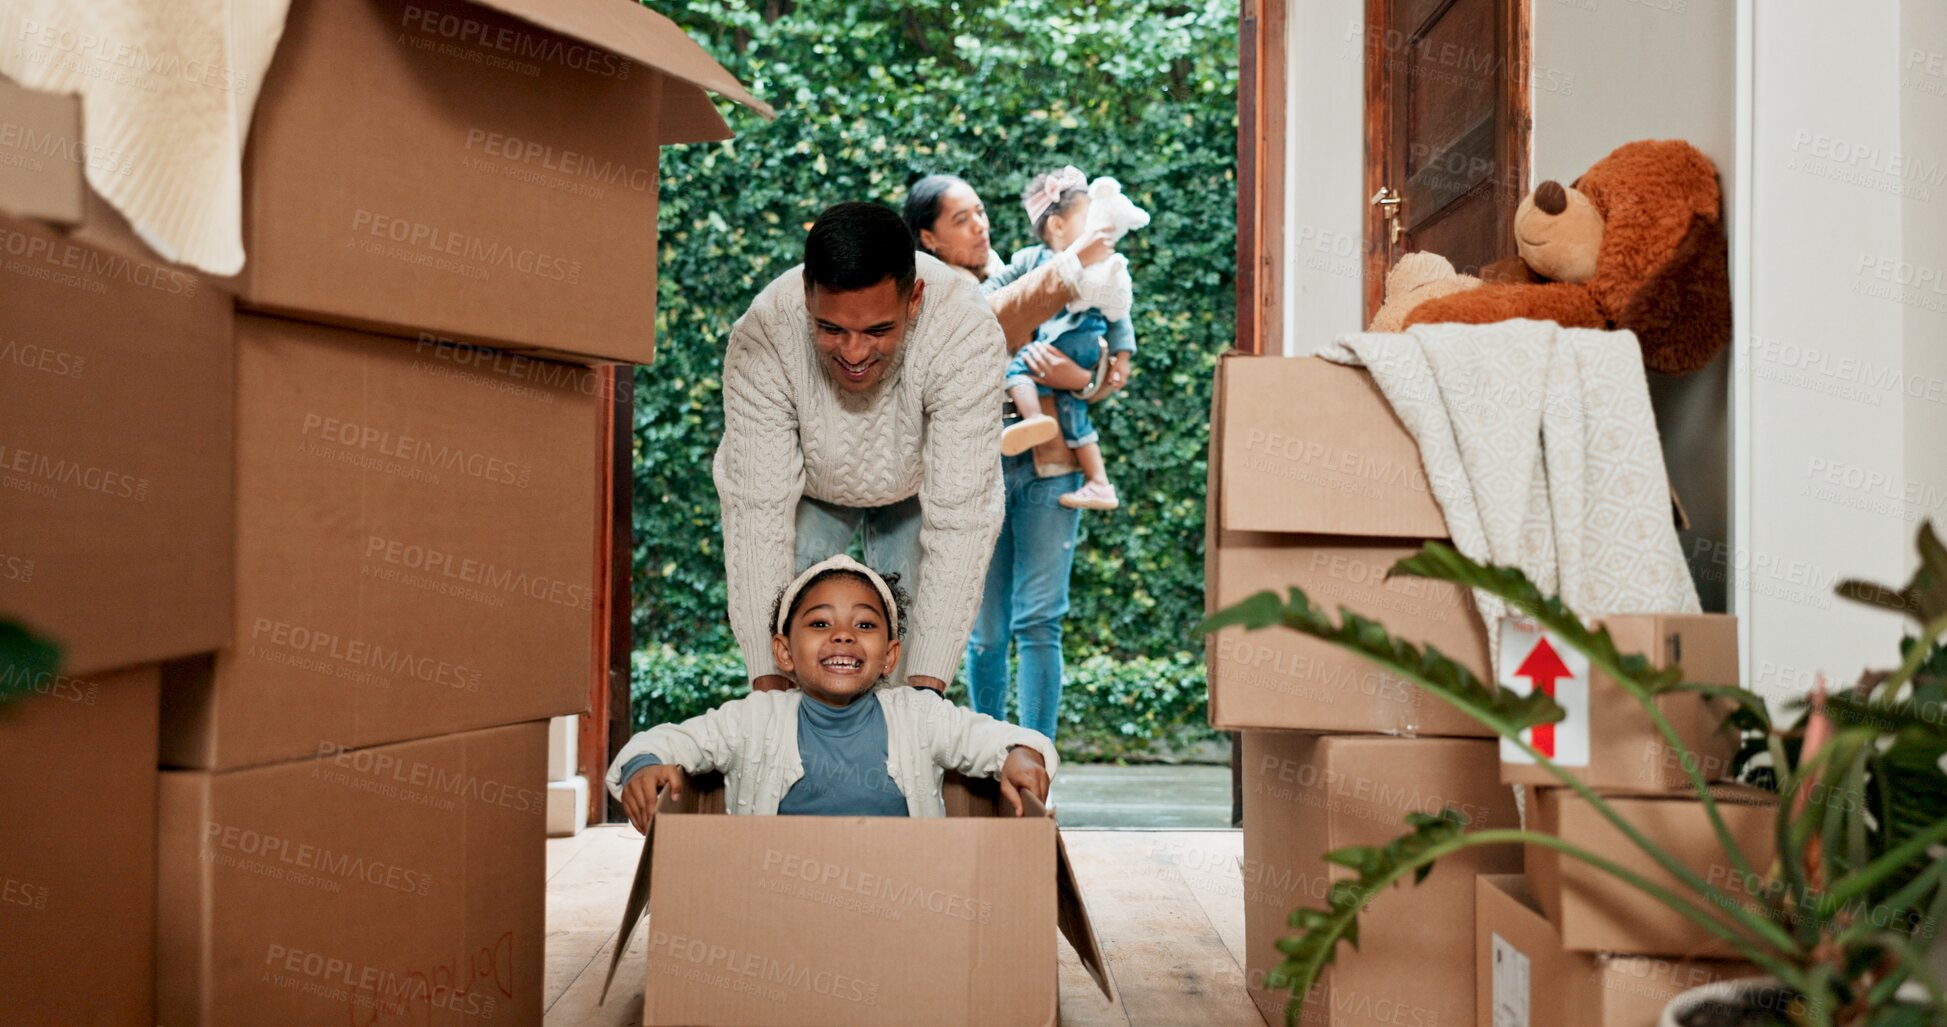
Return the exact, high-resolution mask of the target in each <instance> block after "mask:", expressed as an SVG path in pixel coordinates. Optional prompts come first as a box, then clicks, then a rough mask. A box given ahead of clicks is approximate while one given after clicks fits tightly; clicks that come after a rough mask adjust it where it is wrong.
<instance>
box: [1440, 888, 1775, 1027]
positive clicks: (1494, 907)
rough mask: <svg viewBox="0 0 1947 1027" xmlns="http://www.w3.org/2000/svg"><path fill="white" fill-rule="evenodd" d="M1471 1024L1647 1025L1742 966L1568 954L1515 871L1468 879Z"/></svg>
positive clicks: (1748, 969)
mask: <svg viewBox="0 0 1947 1027" xmlns="http://www.w3.org/2000/svg"><path fill="white" fill-rule="evenodd" d="M1474 889H1475V891H1474V894H1475V907H1474V962H1475V971H1474V1002H1475V1015H1474V1022H1475V1023H1476V1024H1479V1025H1481V1027H1654V1025H1655V1023H1656V1022H1657V1017H1658V1016H1659V1015H1661V1013H1662V1012H1663V1007H1664V1006H1666V1005H1668V1004H1669V1002H1670V1000H1671V999H1674V998H1675V997H1677V995H1678V994H1680V993H1682V992H1685V991H1688V990H1689V989H1691V988H1697V987H1702V986H1703V985H1705V984H1709V983H1711V982H1713V981H1721V980H1729V979H1732V978H1736V977H1749V976H1753V975H1755V974H1757V973H1758V971H1757V970H1756V968H1754V967H1752V966H1751V965H1750V964H1748V963H1738V962H1724V961H1712V960H1694V959H1658V958H1655V957H1650V956H1618V955H1613V954H1606V953H1605V954H1595V953H1588V952H1568V951H1565V950H1564V949H1563V948H1562V940H1561V937H1560V936H1559V935H1557V934H1556V933H1555V928H1554V927H1553V926H1551V925H1550V924H1549V923H1548V918H1547V917H1545V916H1543V915H1542V912H1541V906H1540V905H1539V904H1538V903H1537V902H1536V900H1535V897H1534V893H1533V892H1532V891H1531V890H1530V889H1529V887H1528V882H1527V880H1526V879H1525V878H1523V877H1522V876H1521V875H1519V874H1505V875H1499V874H1483V875H1481V876H1480V877H1477V878H1475V879H1474Z"/></svg>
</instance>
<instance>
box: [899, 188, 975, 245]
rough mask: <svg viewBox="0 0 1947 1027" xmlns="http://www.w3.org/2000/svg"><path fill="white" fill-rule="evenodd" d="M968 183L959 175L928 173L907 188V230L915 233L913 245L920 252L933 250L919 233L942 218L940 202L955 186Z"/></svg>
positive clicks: (928, 228)
mask: <svg viewBox="0 0 1947 1027" xmlns="http://www.w3.org/2000/svg"><path fill="white" fill-rule="evenodd" d="M966 184H967V180H966V179H964V178H961V177H959V176H958V175H928V176H926V177H925V178H922V179H920V180H919V181H917V182H914V183H913V185H912V188H910V189H907V190H906V205H905V210H904V217H905V219H906V231H908V232H911V233H913V245H914V246H916V247H918V248H919V250H920V252H922V253H932V252H933V251H932V250H929V249H927V248H926V244H925V243H923V242H920V236H919V233H921V232H924V231H929V230H931V229H932V227H933V225H934V224H935V223H937V222H938V221H939V220H940V202H941V201H942V200H945V199H946V194H947V193H950V192H952V191H953V187H954V186H956V185H966Z"/></svg>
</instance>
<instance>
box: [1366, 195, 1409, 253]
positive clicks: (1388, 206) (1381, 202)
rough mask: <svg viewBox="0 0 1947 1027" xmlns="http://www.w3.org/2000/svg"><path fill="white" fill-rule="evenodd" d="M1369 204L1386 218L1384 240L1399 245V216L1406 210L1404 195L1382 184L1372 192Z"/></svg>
mask: <svg viewBox="0 0 1947 1027" xmlns="http://www.w3.org/2000/svg"><path fill="white" fill-rule="evenodd" d="M1370 202H1371V204H1372V205H1373V206H1375V207H1378V208H1379V214H1380V216H1381V217H1384V218H1385V219H1386V225H1387V231H1386V241H1387V243H1389V244H1390V245H1393V246H1397V245H1399V233H1400V230H1401V228H1400V216H1401V215H1402V214H1404V213H1405V211H1406V197H1404V196H1401V195H1400V194H1399V192H1398V191H1397V190H1395V189H1394V188H1393V187H1392V186H1389V185H1382V186H1380V187H1379V191H1378V192H1376V193H1373V194H1372V200H1371V201H1370Z"/></svg>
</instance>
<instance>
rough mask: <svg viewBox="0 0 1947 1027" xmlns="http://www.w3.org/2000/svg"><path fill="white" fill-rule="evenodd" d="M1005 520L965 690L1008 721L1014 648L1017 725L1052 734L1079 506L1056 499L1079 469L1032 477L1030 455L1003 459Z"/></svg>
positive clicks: (976, 704) (1076, 479) (1074, 484)
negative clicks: (1011, 648) (1009, 666)
mask: <svg viewBox="0 0 1947 1027" xmlns="http://www.w3.org/2000/svg"><path fill="white" fill-rule="evenodd" d="M1001 473H1002V477H1003V478H1004V480H1005V481H1006V483H1007V517H1006V519H1005V520H1003V521H1002V522H1001V534H1000V539H999V540H998V541H997V542H996V543H995V545H994V559H993V560H992V561H991V562H989V563H988V565H987V588H986V592H985V594H984V595H983V597H982V598H981V601H980V614H979V615H978V616H977V617H975V618H974V626H973V637H972V639H971V640H970V641H969V642H968V645H967V692H968V694H969V695H970V696H971V698H972V699H973V708H974V710H975V711H976V712H978V713H985V714H987V715H988V716H990V717H994V718H996V719H999V720H1005V719H1007V650H1008V643H1009V642H1010V641H1011V642H1012V643H1013V645H1014V650H1015V654H1016V656H1017V657H1018V662H1019V674H1018V677H1017V681H1018V687H1019V690H1020V701H1021V720H1020V723H1021V726H1022V727H1027V728H1032V729H1034V730H1036V731H1039V732H1041V733H1042V734H1044V735H1047V736H1048V737H1049V738H1051V739H1052V738H1054V737H1055V722H1056V715H1057V714H1058V713H1059V711H1060V709H1061V685H1062V661H1061V619H1062V617H1063V616H1065V615H1066V614H1067V613H1068V572H1069V570H1070V568H1072V567H1073V566H1074V563H1075V532H1076V530H1077V529H1078V528H1079V527H1080V526H1081V520H1082V513H1081V511H1080V510H1070V509H1068V508H1067V507H1064V506H1062V505H1061V503H1060V499H1061V495H1062V493H1064V492H1072V491H1074V490H1075V489H1077V488H1080V487H1081V484H1082V476H1081V474H1080V473H1079V472H1076V473H1070V474H1064V475H1061V476H1059V477H1055V478H1036V477H1035V476H1034V457H1033V455H1032V454H1029V453H1023V454H1021V455H1020V456H1012V457H1006V458H1004V459H1003V460H1002V461H1001Z"/></svg>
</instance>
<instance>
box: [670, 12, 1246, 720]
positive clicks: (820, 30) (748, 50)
mask: <svg viewBox="0 0 1947 1027" xmlns="http://www.w3.org/2000/svg"><path fill="white" fill-rule="evenodd" d="M653 6H655V7H657V9H658V10H661V11H663V12H664V13H666V14H668V15H669V16H671V17H672V18H674V19H675V20H676V21H677V22H679V23H680V24H681V25H682V26H683V27H684V28H685V29H686V30H688V31H689V33H690V34H691V36H693V37H694V38H696V39H698V40H699V41H700V42H701V43H702V44H703V45H704V47H705V48H706V49H707V50H708V51H709V52H710V53H711V54H712V56H714V57H716V58H717V59H718V60H719V61H721V62H722V63H723V64H724V65H725V66H726V67H727V68H729V69H730V71H731V72H732V73H734V74H736V75H737V76H738V78H739V79H741V80H742V81H744V82H745V83H747V84H749V85H750V86H751V87H752V89H753V90H754V91H755V92H756V93H757V94H758V95H759V96H762V97H764V98H766V99H767V100H769V101H770V102H771V103H773V104H774V105H775V106H776V107H777V110H778V118H777V120H776V121H773V122H766V121H764V120H763V119H761V118H758V117H757V116H755V115H753V114H750V113H749V112H747V111H744V110H743V109H741V108H734V107H728V106H726V107H725V108H724V110H725V114H726V117H727V119H728V120H729V122H730V125H731V127H732V129H733V130H734V131H735V132H736V133H737V137H736V138H735V139H733V140H730V141H727V142H724V143H720V144H710V145H692V146H681V147H671V148H669V149H667V150H666V151H665V152H664V157H663V169H662V170H663V175H662V185H661V199H662V212H661V233H662V261H661V275H660V278H659V281H658V286H657V288H658V292H657V300H658V313H657V336H658V354H657V360H656V363H655V365H653V366H651V367H646V368H642V369H639V370H638V371H637V372H636V387H637V402H636V426H635V428H636V430H635V436H636V437H635V479H636V480H635V492H636V512H635V535H636V540H637V542H636V551H635V567H636V575H635V590H636V591H635V610H634V615H635V628H636V632H637V637H638V639H639V641H640V642H641V643H642V644H643V645H645V646H646V647H647V648H648V649H649V650H650V652H652V653H660V652H661V651H662V647H665V646H667V647H669V648H670V649H671V650H672V651H676V652H683V653H694V654H698V655H697V656H695V657H694V659H695V660H696V661H698V662H696V663H695V664H694V665H693V666H696V667H703V666H706V665H707V666H712V667H714V666H720V665H723V662H724V660H725V659H732V657H728V656H724V657H719V656H717V655H716V654H731V653H734V651H735V646H734V645H733V642H732V638H731V634H730V630H729V626H728V624H727V622H726V621H725V619H724V612H723V611H724V599H725V597H724V585H723V554H722V549H721V540H720V535H719V524H718V511H717V499H716V490H715V487H714V485H713V483H712V481H711V478H710V458H711V454H712V453H713V451H714V450H715V447H716V442H717V438H718V436H719V434H720V432H721V427H722V407H721V402H722V399H721V383H720V381H719V378H718V374H719V368H720V366H721V359H722V352H723V345H724V342H725V340H726V339H727V337H728V334H729V331H730V326H731V323H732V322H733V321H734V320H735V319H736V318H737V316H738V315H739V314H741V313H742V312H743V309H744V307H745V306H746V305H747V304H748V303H749V301H750V299H751V297H753V296H754V295H755V294H756V293H757V291H758V290H759V289H760V288H761V287H762V286H763V285H764V283H766V282H767V281H769V280H770V279H771V278H773V277H775V276H776V275H777V274H778V273H780V272H782V271H783V270H784V269H786V268H788V267H789V266H791V265H792V264H795V263H796V262H797V260H798V255H799V253H800V252H801V249H802V246H803V237H804V229H805V228H806V227H807V226H808V225H809V223H810V222H811V221H812V219H813V218H814V217H815V216H816V215H817V212H818V211H819V210H821V209H823V208H824V207H825V206H827V205H828V204H831V203H834V202H837V201H839V200H842V199H861V198H864V199H877V200H881V201H884V202H886V203H889V204H896V203H897V202H898V201H899V200H900V199H901V198H903V196H904V194H905V189H906V186H907V185H908V184H909V183H910V182H912V181H914V180H916V179H918V178H919V177H921V176H922V175H925V174H929V173H932V172H941V171H944V172H952V173H957V174H960V175H962V176H964V177H966V178H967V179H968V180H969V181H971V182H972V183H973V184H974V187H975V188H976V189H978V190H979V191H980V192H981V195H982V196H983V197H984V198H985V199H986V200H987V203H988V207H989V211H990V213H991V215H992V218H993V233H994V238H995V240H996V243H997V247H998V248H1000V249H1002V250H1003V256H1006V254H1007V252H1008V251H1011V250H1012V249H1014V248H1018V247H1020V246H1024V245H1027V244H1028V243H1029V242H1031V241H1032V240H1031V239H1030V237H1029V230H1028V226H1027V223H1026V217H1025V215H1023V214H1022V213H1021V211H1020V207H1019V204H1018V203H1016V202H1015V198H1016V197H1018V196H1019V194H1020V191H1021V188H1022V186H1023V185H1025V184H1026V180H1027V178H1028V177H1029V176H1030V175H1031V174H1032V173H1033V172H1034V171H1036V170H1041V169H1045V168H1048V167H1055V166H1059V165H1061V164H1063V163H1069V162H1072V163H1075V164H1077V165H1078V166H1080V167H1081V168H1082V169H1083V170H1084V171H1086V172H1088V173H1089V174H1091V175H1101V174H1108V175H1114V176H1116V177H1117V178H1119V179H1121V180H1122V182H1123V184H1124V187H1125V189H1127V191H1128V192H1129V193H1130V195H1131V196H1132V197H1133V198H1134V199H1135V200H1136V202H1138V203H1140V204H1142V205H1143V206H1144V207H1146V208H1148V209H1149V210H1150V212H1151V213H1152V215H1153V221H1152V222H1151V224H1150V226H1149V227H1148V228H1147V229H1145V230H1143V231H1142V232H1139V233H1136V234H1135V235H1133V236H1131V237H1130V238H1129V239H1128V240H1127V241H1126V242H1125V244H1124V245H1123V247H1122V251H1123V252H1124V253H1126V254H1127V255H1128V256H1129V259H1130V264H1131V272H1132V274H1133V275H1134V277H1135V282H1136V296H1137V300H1136V312H1135V314H1134V318H1135V327H1136V336H1137V341H1138V344H1139V345H1140V347H1141V351H1140V352H1139V353H1138V354H1137V357H1136V361H1135V368H1136V375H1135V377H1134V378H1133V379H1132V382H1131V384H1130V386H1129V388H1128V390H1127V391H1125V392H1124V393H1123V394H1122V395H1121V396H1119V397H1117V398H1116V399H1115V400H1113V401H1111V402H1109V403H1106V404H1104V405H1103V406H1102V407H1099V408H1098V409H1097V411H1096V415H1095V418H1096V422H1097V424H1098V425H1099V426H1100V428H1101V430H1102V437H1103V440H1104V441H1103V446H1104V452H1105V454H1106V456H1107V458H1108V461H1109V468H1110V473H1111V475H1112V477H1113V478H1114V480H1115V481H1116V483H1117V485H1118V487H1119V489H1120V491H1121V493H1122V496H1123V499H1124V504H1125V505H1124V509H1123V510H1122V511H1121V512H1118V513H1113V514H1087V515H1084V517H1083V520H1082V524H1083V530H1082V537H1081V539H1080V541H1079V551H1078V558H1077V560H1076V564H1075V576H1074V588H1073V609H1072V613H1071V615H1070V617H1069V619H1068V622H1067V625H1068V639H1069V643H1070V644H1069V653H1070V655H1071V659H1072V663H1073V665H1074V666H1075V668H1076V671H1075V673H1076V681H1077V682H1078V683H1079V682H1082V681H1095V680H1107V679H1108V678H1109V677H1114V676H1115V674H1116V673H1120V672H1111V671H1108V670H1103V669H1102V668H1107V667H1122V668H1127V675H1128V676H1127V677H1126V678H1118V679H1117V680H1118V681H1120V682H1122V683H1120V684H1118V685H1116V686H1115V687H1114V688H1113V689H1109V690H1111V691H1117V692H1118V693H1119V694H1125V695H1134V694H1135V693H1137V692H1138V691H1140V690H1141V689H1142V688H1143V687H1145V685H1146V683H1151V682H1154V681H1156V680H1158V677H1157V674H1156V672H1157V667H1158V664H1157V663H1156V662H1154V661H1159V660H1160V661H1162V664H1167V665H1168V666H1170V667H1177V666H1178V664H1179V663H1182V666H1183V668H1184V670H1183V673H1185V674H1187V673H1189V670H1188V669H1187V668H1188V667H1189V666H1190V665H1192V664H1194V663H1195V661H1194V660H1189V661H1187V662H1183V661H1181V660H1179V658H1178V656H1176V655H1170V654H1177V653H1179V652H1180V651H1182V650H1184V649H1186V648H1188V647H1193V646H1194V640H1192V639H1190V638H1189V632H1190V629H1191V627H1192V626H1193V625H1194V624H1195V623H1196V621H1197V619H1198V617H1199V615H1200V613H1201V610H1202V603H1203V566H1202V549H1203V483H1204V450H1205V445H1206V440H1207V438H1208V436H1207V421H1208V409H1209V383H1210V369H1211V367H1212V364H1213V363H1214V360H1215V356H1216V354H1217V353H1218V352H1220V351H1221V350H1223V349H1224V348H1225V347H1227V346H1228V345H1229V344H1230V342H1231V339H1232V334H1233V326H1234V323H1235V284H1234V268H1235V255H1234V254H1235V243H1234V236H1235V232H1234V222H1235V205H1236V187H1235V180H1234V173H1233V166H1234V156H1235V154H1234V150H1235V138H1236V4H1235V2H1234V0H1194V2H1189V3H1161V2H1156V0H1122V2H1117V3H1114V4H1099V5H1098V4H1090V3H1078V2H1074V0H990V2H983V0H899V2H890V0H864V2H859V0H804V2H799V3H790V2H788V0H768V2H766V3H756V4H753V3H748V2H739V0H690V2H688V3H673V2H667V0H657V2H655V3H654V4H653ZM1098 658H1102V659H1101V660H1098ZM654 659H656V660H660V659H661V657H660V656H658V657H654ZM713 660H714V661H715V662H711V661H713ZM1103 660H1106V661H1107V662H1102V661H1103ZM1084 668H1089V669H1084ZM1097 674H1099V675H1102V676H1101V677H1099V678H1097V677H1090V676H1089V675H1097ZM1162 678H1165V679H1167V680H1168V681H1169V682H1171V684H1170V685H1169V687H1167V688H1164V689H1162V690H1161V691H1159V693H1158V697H1159V701H1165V700H1166V701H1167V704H1168V706H1169V708H1168V710H1163V709H1161V708H1160V707H1159V708H1158V709H1157V712H1156V715H1155V717H1154V718H1151V719H1147V720H1146V719H1143V718H1140V717H1138V718H1136V719H1133V720H1129V721H1128V723H1131V724H1137V725H1150V726H1156V725H1163V724H1167V723H1175V722H1178V721H1181V720H1183V719H1184V718H1186V717H1188V716H1190V711H1191V708H1192V705H1193V704H1196V703H1200V702H1201V699H1202V696H1201V690H1200V689H1201V685H1200V684H1199V685H1198V686H1197V687H1195V688H1192V687H1190V686H1189V685H1188V684H1187V683H1186V682H1187V681H1188V679H1187V678H1183V677H1181V676H1176V675H1175V672H1174V671H1172V672H1171V674H1165V675H1162ZM1199 681H1200V678H1199ZM656 687H660V686H656ZM1071 687H1075V688H1079V685H1077V686H1071ZM1104 687H1107V686H1104ZM651 691H652V692H653V689H651ZM655 701H656V700H655V699H654V698H653V696H651V698H650V699H649V703H650V708H660V707H656V706H654V703H655ZM1151 705H1153V704H1151ZM1145 708H1147V707H1145ZM1200 708H1201V707H1200V706H1198V707H1197V709H1199V710H1200ZM1091 715H1093V714H1091ZM1102 715H1104V716H1107V715H1109V714H1107V713H1106V712H1105V713H1103V714H1102ZM1197 716H1201V714H1200V713H1198V714H1197ZM1090 730H1094V728H1091V729H1090Z"/></svg>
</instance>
